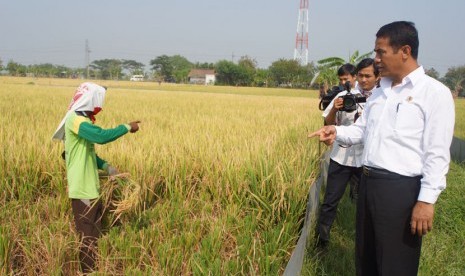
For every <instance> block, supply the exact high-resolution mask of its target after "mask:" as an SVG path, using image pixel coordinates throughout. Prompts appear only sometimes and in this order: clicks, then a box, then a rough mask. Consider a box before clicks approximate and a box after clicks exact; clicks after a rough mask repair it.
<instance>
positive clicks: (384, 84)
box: [380, 66, 425, 90]
mask: <svg viewBox="0 0 465 276" xmlns="http://www.w3.org/2000/svg"><path fill="white" fill-rule="evenodd" d="M424 75H425V70H424V69H423V66H419V67H418V68H417V69H415V70H413V71H412V72H410V73H409V74H408V75H407V76H405V77H404V78H403V79H402V82H401V83H400V84H399V85H396V86H404V85H406V84H408V83H411V84H412V85H415V84H416V83H417V82H418V81H419V80H420V79H421V78H422V77H423V76H424ZM391 85H392V80H391V79H390V78H381V81H380V86H381V88H382V89H383V90H385V89H386V88H391Z"/></svg>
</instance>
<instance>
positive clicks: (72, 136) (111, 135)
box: [65, 112, 131, 199]
mask: <svg viewBox="0 0 465 276" xmlns="http://www.w3.org/2000/svg"><path fill="white" fill-rule="evenodd" d="M77 113H79V112H77ZM130 129H131V127H130V126H129V125H125V124H122V125H119V126H117V127H115V128H112V129H102V128H100V127H98V126H96V125H94V124H92V121H91V120H90V119H89V118H87V117H85V116H82V115H78V114H76V113H72V114H70V115H69V116H68V118H67V119H66V123H65V156H66V174H67V178H68V195H69V197H70V198H76V199H95V198H98V197H99V194H100V183H99V177H98V171H97V170H98V169H105V167H106V166H108V164H107V163H106V161H105V160H103V159H100V158H99V157H98V156H97V155H96V153H95V146H94V144H95V143H97V144H106V143H108V142H111V141H114V140H116V139H118V138H119V137H121V136H123V135H124V134H126V133H128V131H129V130H130Z"/></svg>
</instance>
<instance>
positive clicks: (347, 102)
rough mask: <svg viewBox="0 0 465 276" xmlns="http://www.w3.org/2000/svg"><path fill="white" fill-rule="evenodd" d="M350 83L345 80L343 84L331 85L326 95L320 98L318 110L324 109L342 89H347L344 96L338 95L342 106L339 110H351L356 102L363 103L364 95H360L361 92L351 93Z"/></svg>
mask: <svg viewBox="0 0 465 276" xmlns="http://www.w3.org/2000/svg"><path fill="white" fill-rule="evenodd" d="M351 87H352V86H351V84H350V82H349V81H348V82H346V83H345V84H344V86H342V85H338V86H333V88H331V89H329V90H328V92H326V95H325V96H324V97H323V98H321V101H320V105H319V109H320V110H325V109H326V107H328V105H329V103H331V101H332V100H333V99H334V98H335V97H336V96H337V94H339V93H340V92H342V91H345V90H347V94H346V95H344V96H340V97H339V98H342V108H340V109H339V110H340V111H345V112H353V111H355V110H356V109H357V104H358V103H365V102H366V97H364V96H362V95H361V94H358V93H357V94H352V93H350V89H351Z"/></svg>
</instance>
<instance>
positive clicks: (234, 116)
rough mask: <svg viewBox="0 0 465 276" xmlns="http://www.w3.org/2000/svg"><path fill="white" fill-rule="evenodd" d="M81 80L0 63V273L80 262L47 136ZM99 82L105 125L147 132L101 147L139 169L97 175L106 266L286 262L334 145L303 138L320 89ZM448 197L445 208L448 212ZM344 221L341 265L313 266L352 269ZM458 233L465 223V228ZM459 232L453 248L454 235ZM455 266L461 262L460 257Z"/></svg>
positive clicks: (260, 270)
mask: <svg viewBox="0 0 465 276" xmlns="http://www.w3.org/2000/svg"><path fill="white" fill-rule="evenodd" d="M79 83H81V81H80V80H60V79H32V78H10V77H0V110H1V113H2V116H0V125H1V128H0V144H1V145H2V148H1V160H0V162H1V170H0V181H1V182H0V207H1V208H0V275H76V274H77V271H78V243H79V240H78V237H77V235H76V233H75V230H74V222H73V220H72V212H71V208H70V207H71V206H70V200H69V199H68V198H67V188H66V186H67V184H66V174H65V166H64V161H63V160H62V159H61V156H60V155H61V152H62V151H63V145H62V144H61V143H59V142H55V141H51V136H52V134H53V132H54V130H55V129H56V127H57V125H58V123H59V122H60V120H61V119H62V117H63V116H64V114H65V111H66V108H67V106H68V104H69V101H70V99H71V97H72V95H73V93H74V89H75V88H76V87H77V86H78V85H79ZM98 83H99V84H101V85H105V86H107V87H108V92H107V95H106V98H105V104H104V108H103V111H102V112H101V113H99V115H98V116H97V124H98V125H100V126H102V127H104V128H109V127H114V126H116V125H118V124H120V123H126V122H130V121H133V120H141V121H142V123H141V125H140V127H141V129H140V131H139V132H138V133H136V134H127V135H125V136H123V137H122V138H120V139H119V140H117V141H115V142H112V143H109V144H106V145H102V146H97V147H96V150H97V153H98V154H99V156H101V157H102V158H104V159H105V160H107V161H109V162H110V163H111V164H112V165H114V166H115V167H117V168H118V169H119V170H120V171H121V172H127V173H129V175H130V176H129V178H127V179H117V180H116V181H110V180H109V179H105V178H103V179H102V181H101V185H102V193H103V195H104V196H103V199H104V201H105V202H107V204H106V205H107V207H108V209H107V213H106V215H105V223H104V226H105V227H104V234H103V236H102V238H101V239H100V240H99V244H98V247H99V248H98V254H99V257H98V273H99V274H101V275H279V274H282V272H283V270H284V268H285V266H286V264H287V261H288V259H289V257H290V254H291V253H292V250H293V249H294V246H295V244H296V242H297V239H298V235H299V230H300V227H301V226H302V224H303V221H302V220H303V217H304V214H305V207H306V200H307V192H308V189H309V186H310V185H311V183H312V182H313V180H314V178H315V177H316V176H317V174H318V164H317V162H318V156H319V154H320V153H321V151H322V150H324V146H321V145H319V143H318V141H316V139H312V140H308V139H307V138H306V136H307V133H308V132H309V131H311V130H315V129H317V128H319V127H320V126H321V125H322V119H321V112H320V111H319V110H318V109H317V106H318V99H317V95H318V93H317V91H308V90H288V89H265V88H242V87H217V86H188V85H167V84H162V85H158V83H148V82H142V83H131V82H123V81H120V82H112V81H102V82H98ZM464 105H465V101H463V100H461V99H458V100H456V108H457V114H456V118H457V119H456V128H455V130H456V135H457V136H458V137H461V138H465V125H463V124H462V122H461V121H460V120H459V118H461V117H463V110H465V106H464ZM460 114H462V115H460ZM320 147H321V148H320ZM462 167H463V166H462ZM452 168H453V171H454V172H455V174H454V175H453V177H452V181H455V182H457V183H460V179H462V178H461V177H462V174H458V175H457V173H458V172H460V171H461V170H460V169H458V168H461V167H460V166H455V165H454V166H453V167H452ZM454 179H455V180H454ZM452 187H455V188H453V189H461V188H460V186H458V187H459V188H457V186H456V185H452ZM453 189H449V188H448V190H449V191H451V192H452V191H454V190H453ZM448 190H446V192H447V191H448ZM459 191H460V190H459ZM461 191H463V189H462V190H461ZM452 194H454V193H452ZM457 194H460V193H457ZM446 195H447V194H446ZM444 198H447V197H444ZM453 200H456V201H457V200H458V201H460V200H461V199H459V198H454V199H453ZM451 201H452V199H451ZM462 202H463V200H462ZM440 203H441V202H440ZM441 204H444V203H441ZM350 205H351V203H350V202H349V203H343V205H342V206H350ZM441 206H442V205H439V207H438V208H439V210H438V212H444V213H445V214H447V212H446V210H445V209H443V210H444V211H441V210H442V209H441V208H442V207H441ZM347 208H348V210H349V211H344V209H346V208H343V209H342V212H348V213H346V214H347V215H339V216H338V217H339V218H340V217H341V216H342V217H346V218H347V219H344V220H340V222H339V223H349V225H350V223H351V219H350V218H351V215H350V214H351V213H352V211H353V210H352V211H351V209H350V208H352V207H347ZM447 209H449V207H448V208H447ZM343 214H344V213H343ZM455 214H456V215H454V216H459V215H460V212H459V213H458V215H457V213H455ZM462 217H463V216H462ZM448 219H449V218H446V219H445V218H441V219H440V221H439V223H438V228H439V229H441V228H440V227H441V225H444V227H445V226H447V227H448V229H450V231H455V230H457V229H455V228H454V227H452V228H451V226H450V224H449V223H448ZM450 219H451V220H452V222H453V221H454V220H457V218H450ZM459 220H460V221H462V219H461V218H459ZM336 221H338V220H336ZM347 221H349V222H347ZM441 221H442V223H441ZM462 224H463V223H462ZM457 225H461V224H457ZM339 229H342V230H339ZM454 229H455V230H454ZM336 231H341V233H339V234H338V233H336V234H335V235H334V237H335V239H336V240H337V242H338V244H339V243H340V246H341V248H343V250H342V252H343V254H342V255H337V254H339V253H340V252H339V251H341V250H339V251H337V250H336V251H335V252H336V255H333V256H332V257H331V258H333V260H337V262H338V266H337V269H336V270H332V269H333V268H329V269H328V267H334V266H332V265H331V264H328V260H332V259H331V258H329V259H326V261H320V260H319V259H317V260H314V259H313V260H311V261H310V264H307V266H306V268H304V270H303V272H304V275H321V273H323V274H324V273H328V272H331V271H337V273H342V274H344V273H343V272H353V271H354V270H353V269H354V264H353V252H352V251H353V250H352V249H353V229H350V227H346V226H338V225H337V226H336ZM448 231H449V230H448ZM438 232H439V234H440V235H443V232H441V231H438ZM447 233H448V232H447ZM453 233H459V235H462V237H463V231H458V232H453ZM433 237H434V236H433ZM438 237H439V235H438ZM452 237H456V236H452ZM441 240H442V239H441ZM438 241H439V239H438ZM436 242H437V241H436V240H435V239H433V240H432V242H429V243H428V242H427V243H426V245H425V248H427V249H428V250H426V251H427V252H433V253H431V255H430V253H428V255H427V256H426V257H423V255H422V258H426V260H428V262H429V260H434V258H438V256H439V259H440V260H441V262H439V263H433V264H432V266H433V267H434V268H435V269H436V270H434V271H438V270H437V269H438V268H440V267H445V266H444V265H443V260H444V256H445V255H444V250H446V251H447V248H446V249H444V247H442V249H441V250H442V251H441V252H442V253H441V252H439V253H438V252H435V251H434V250H430V247H435V246H434V244H435V243H436ZM462 242H463V239H462ZM449 244H450V245H448V246H449V247H451V248H454V249H453V250H455V246H454V244H455V243H453V242H451V243H449ZM337 252H339V253H337ZM344 252H345V253H344ZM310 254H311V253H310ZM424 254H427V253H424ZM429 256H431V258H430V257H429ZM422 263H426V262H425V261H424V260H422ZM349 266H350V268H348V267H349ZM446 268H448V271H461V270H460V264H457V263H455V264H454V266H452V267H450V266H449V267H446ZM339 269H340V270H339ZM421 269H423V270H422V271H428V269H429V267H426V268H421ZM425 275H426V274H425Z"/></svg>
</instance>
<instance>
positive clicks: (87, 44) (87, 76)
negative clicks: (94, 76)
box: [85, 39, 90, 79]
mask: <svg viewBox="0 0 465 276" xmlns="http://www.w3.org/2000/svg"><path fill="white" fill-rule="evenodd" d="M85 52H86V68H87V74H86V79H89V57H90V48H89V41H88V40H87V39H86V49H85Z"/></svg>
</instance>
